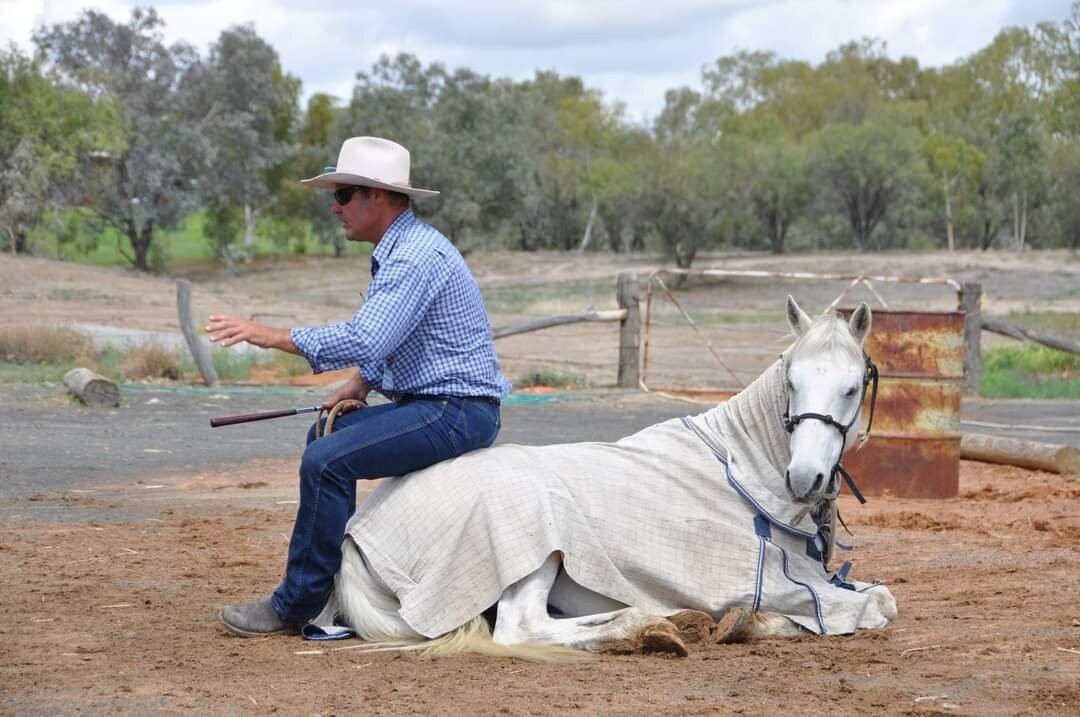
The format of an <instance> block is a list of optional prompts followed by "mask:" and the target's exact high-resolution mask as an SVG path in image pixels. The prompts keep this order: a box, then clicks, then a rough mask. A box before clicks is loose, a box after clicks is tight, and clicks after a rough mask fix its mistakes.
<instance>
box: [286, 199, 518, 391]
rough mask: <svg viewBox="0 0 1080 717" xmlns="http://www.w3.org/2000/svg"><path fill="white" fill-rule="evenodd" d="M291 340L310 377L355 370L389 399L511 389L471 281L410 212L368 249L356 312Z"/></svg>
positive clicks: (447, 247)
mask: <svg viewBox="0 0 1080 717" xmlns="http://www.w3.org/2000/svg"><path fill="white" fill-rule="evenodd" d="M291 335H292V340H293V343H294V344H296V348H297V349H299V350H300V353H301V354H303V356H304V357H305V358H306V359H307V360H308V363H310V364H311V368H312V370H313V371H314V372H315V373H320V372H322V371H329V370H333V369H341V368H348V367H350V366H359V367H360V371H361V372H362V373H363V376H364V380H366V381H367V382H368V384H369V385H370V386H371V387H372V388H374V389H376V390H377V391H379V392H380V393H383V394H386V395H388V396H390V397H392V398H395V397H397V396H399V395H402V394H409V393H412V394H426V395H447V396H491V397H494V398H502V397H503V396H505V395H506V394H507V393H509V392H510V383H509V382H508V381H507V380H506V378H505V377H504V376H503V375H502V373H501V372H500V371H499V359H498V358H497V357H496V356H495V345H494V343H493V340H492V335H491V323H490V322H489V320H488V315H487V311H486V310H485V309H484V299H483V297H481V295H480V288H479V287H478V286H477V285H476V280H475V279H473V277H472V274H470V273H469V268H468V267H467V266H466V265H465V260H464V259H463V258H462V257H461V254H460V253H459V252H458V250H457V249H455V248H454V245H453V244H451V243H450V241H449V240H448V239H447V238H446V237H444V236H443V235H442V234H441V233H439V231H438V230H437V229H435V228H434V227H432V226H430V225H428V224H425V223H424V222H422V221H420V220H419V219H417V218H416V216H415V215H413V213H412V210H406V211H405V212H404V213H403V214H401V216H399V217H398V218H397V219H396V220H394V223H393V224H391V225H390V228H389V229H387V230H386V233H385V234H384V235H383V237H382V239H380V240H379V242H378V243H377V244H376V245H375V250H374V251H373V252H372V253H371V286H370V288H369V289H368V297H367V301H366V302H364V305H363V306H362V307H360V310H359V311H357V312H356V314H355V315H354V316H353V317H352V318H351V319H349V320H348V321H345V322H343V323H340V324H331V325H329V326H322V327H318V328H296V329H293V330H292V332H291Z"/></svg>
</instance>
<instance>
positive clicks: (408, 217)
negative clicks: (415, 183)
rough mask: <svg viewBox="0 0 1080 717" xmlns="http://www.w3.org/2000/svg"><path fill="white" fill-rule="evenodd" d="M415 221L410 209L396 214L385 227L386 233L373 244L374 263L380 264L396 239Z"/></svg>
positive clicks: (390, 250) (392, 247) (372, 255)
mask: <svg viewBox="0 0 1080 717" xmlns="http://www.w3.org/2000/svg"><path fill="white" fill-rule="evenodd" d="M416 221H417V219H416V216H415V215H413V211H412V209H406V210H405V211H403V212H402V213H401V214H399V215H398V217H397V219H395V220H394V222H393V223H392V224H391V225H390V226H389V227H388V228H387V230H386V233H385V234H383V235H382V239H380V240H379V243H378V244H376V245H375V249H374V250H372V252H371V258H372V260H373V261H374V262H375V264H376V265H378V264H382V263H383V262H384V261H386V259H387V258H388V257H389V256H390V253H391V252H392V251H394V245H395V244H397V240H398V239H400V238H401V236H402V235H403V234H404V233H405V232H406V231H407V230H408V229H409V227H411V226H412V225H413V224H415V223H416Z"/></svg>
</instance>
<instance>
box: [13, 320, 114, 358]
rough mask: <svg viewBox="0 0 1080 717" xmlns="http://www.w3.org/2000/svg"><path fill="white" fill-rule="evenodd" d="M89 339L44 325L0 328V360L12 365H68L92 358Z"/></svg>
mask: <svg viewBox="0 0 1080 717" xmlns="http://www.w3.org/2000/svg"><path fill="white" fill-rule="evenodd" d="M93 354H94V347H93V343H92V342H91V341H90V338H89V337H88V336H86V335H84V334H81V333H79V332H78V331H73V330H72V329H64V328H50V327H44V326H6V327H3V328H0V360H2V361H10V362H12V363H42V364H58V363H70V362H73V361H78V360H80V359H83V358H86V357H89V356H93Z"/></svg>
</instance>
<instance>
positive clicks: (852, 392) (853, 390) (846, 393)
mask: <svg viewBox="0 0 1080 717" xmlns="http://www.w3.org/2000/svg"><path fill="white" fill-rule="evenodd" d="M858 391H859V389H857V388H855V387H854V386H852V387H851V388H849V389H848V390H847V391H844V398H851V397H852V396H854V395H855V394H856V393H858Z"/></svg>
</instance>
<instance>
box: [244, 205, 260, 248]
mask: <svg viewBox="0 0 1080 717" xmlns="http://www.w3.org/2000/svg"><path fill="white" fill-rule="evenodd" d="M256 214H257V212H255V211H254V210H253V209H252V208H251V205H250V204H245V205H244V246H246V247H250V246H254V245H255V216H256Z"/></svg>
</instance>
